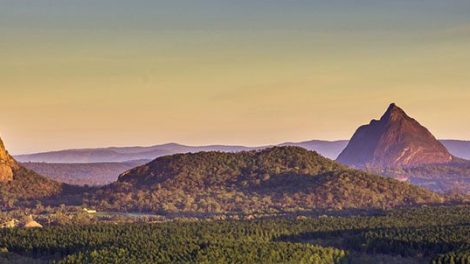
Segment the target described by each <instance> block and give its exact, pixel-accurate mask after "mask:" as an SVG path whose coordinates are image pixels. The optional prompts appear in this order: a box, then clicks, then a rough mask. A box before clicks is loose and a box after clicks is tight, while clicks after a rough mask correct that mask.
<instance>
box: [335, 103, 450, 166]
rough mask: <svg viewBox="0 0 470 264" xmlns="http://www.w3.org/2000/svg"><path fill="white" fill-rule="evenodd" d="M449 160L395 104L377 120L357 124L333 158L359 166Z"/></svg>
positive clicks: (443, 148)
mask: <svg viewBox="0 0 470 264" xmlns="http://www.w3.org/2000/svg"><path fill="white" fill-rule="evenodd" d="M453 160H454V157H453V156H452V155H451V154H450V153H449V151H448V150H447V149H446V148H445V147H444V145H443V144H442V143H441V142H439V141H438V140H437V139H436V138H435V137H434V136H433V135H432V134H431V132H429V130H428V129H426V128H425V127H424V126H422V125H421V124H419V123H418V121H416V120H415V119H413V118H411V117H409V116H408V115H407V114H406V113H405V111H403V110H402V109H401V108H400V107H398V106H397V105H395V104H391V105H390V106H389V107H388V109H387V111H386V112H385V114H384V115H383V116H382V118H380V120H372V121H371V122H370V124H368V125H364V126H361V127H360V128H359V129H358V130H357V131H356V133H355V134H354V135H353V137H352V139H351V140H350V142H349V144H348V146H347V147H346V149H344V150H343V152H342V153H341V154H340V155H339V157H338V159H337V161H338V162H340V163H343V164H347V165H352V166H355V167H359V168H365V167H372V168H391V167H392V168H393V167H412V166H419V165H424V164H445V163H449V162H452V161H453Z"/></svg>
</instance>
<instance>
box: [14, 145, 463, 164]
mask: <svg viewBox="0 0 470 264" xmlns="http://www.w3.org/2000/svg"><path fill="white" fill-rule="evenodd" d="M348 142H349V141H348V140H338V141H325V140H311V141H304V142H297V143H295V142H288V143H283V144H279V146H297V147H302V148H305V149H307V150H311V151H316V152H318V153H319V154H321V155H322V156H324V157H327V158H330V159H336V158H337V157H338V155H339V154H340V153H341V151H343V149H344V148H345V147H346V145H347V144H348ZM441 142H442V144H444V146H445V147H446V148H447V149H448V150H449V152H450V153H451V154H452V155H454V156H457V157H460V158H464V159H470V141H463V140H441ZM268 147H272V146H260V147H245V146H230V145H210V146H185V145H181V144H176V143H170V144H163V145H155V146H150V147H111V148H96V149H72V150H61V151H53V152H43V153H33V154H27V155H17V156H15V158H16V159H17V160H18V161H19V162H46V163H107V162H127V161H135V160H148V161H150V160H153V159H155V158H157V157H161V156H165V155H172V154H179V153H190V152H191V153H194V152H200V151H222V152H239V151H249V150H256V149H263V148H268Z"/></svg>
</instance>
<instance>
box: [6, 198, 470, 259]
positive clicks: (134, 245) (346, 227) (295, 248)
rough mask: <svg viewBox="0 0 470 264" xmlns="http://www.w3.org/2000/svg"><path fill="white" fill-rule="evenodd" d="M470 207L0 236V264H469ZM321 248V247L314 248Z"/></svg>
mask: <svg viewBox="0 0 470 264" xmlns="http://www.w3.org/2000/svg"><path fill="white" fill-rule="evenodd" d="M469 226H470V207H469V206H455V207H422V208H417V209H401V210H392V211H383V212H377V213H376V214H375V215H356V216H348V217H333V216H326V215H325V216H320V217H311V218H310V217H305V216H297V217H294V216H292V217H284V218H267V219H260V220H256V221H195V222H191V221H189V222H188V221H172V222H165V223H154V224H149V223H135V224H126V225H121V224H118V225H116V224H95V225H76V224H69V225H65V226H60V227H46V228H44V229H33V230H24V229H3V230H0V251H1V252H3V253H0V254H1V257H0V262H2V261H3V262H2V263H5V262H6V263H8V262H7V261H13V260H21V261H25V262H24V263H34V261H36V263H50V262H57V263H380V261H384V260H385V261H386V262H382V263H432V264H437V263H441V264H444V263H445V264H447V263H448V264H451V263H452V264H453V263H459V264H466V263H470V228H469ZM320 245H321V246H320Z"/></svg>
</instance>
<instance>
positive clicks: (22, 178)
mask: <svg viewBox="0 0 470 264" xmlns="http://www.w3.org/2000/svg"><path fill="white" fill-rule="evenodd" d="M61 189H62V186H61V185H60V184H59V183H57V182H54V181H52V180H49V179H47V178H46V177H43V176H40V175H38V174H37V173H35V172H33V171H30V170H28V169H26V168H24V167H23V166H21V165H19V164H18V163H17V162H16V161H15V160H14V159H13V158H12V157H11V156H10V155H9V154H8V152H7V151H6V149H5V147H4V145H3V142H2V140H1V139H0V207H11V206H13V205H14V204H15V203H16V202H17V201H19V200H28V199H39V198H45V197H49V196H53V195H55V194H58V193H59V192H60V191H61Z"/></svg>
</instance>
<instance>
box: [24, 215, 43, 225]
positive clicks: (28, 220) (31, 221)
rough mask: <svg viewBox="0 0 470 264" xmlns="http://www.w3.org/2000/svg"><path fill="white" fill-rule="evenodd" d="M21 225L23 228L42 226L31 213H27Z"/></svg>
mask: <svg viewBox="0 0 470 264" xmlns="http://www.w3.org/2000/svg"><path fill="white" fill-rule="evenodd" d="M23 227H24V228H42V225H41V224H39V223H38V222H36V221H34V219H33V216H32V215H29V216H27V217H26V218H25V221H24V224H23Z"/></svg>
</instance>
